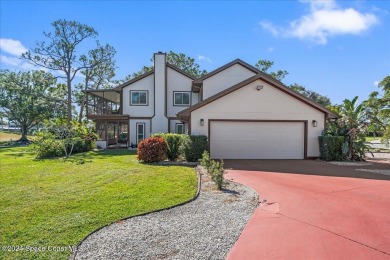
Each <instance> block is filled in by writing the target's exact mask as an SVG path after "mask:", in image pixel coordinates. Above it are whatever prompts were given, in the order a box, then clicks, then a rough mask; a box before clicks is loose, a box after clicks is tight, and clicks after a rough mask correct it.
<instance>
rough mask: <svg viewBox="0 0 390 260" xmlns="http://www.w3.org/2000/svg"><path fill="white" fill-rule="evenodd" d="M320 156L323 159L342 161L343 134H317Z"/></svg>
mask: <svg viewBox="0 0 390 260" xmlns="http://www.w3.org/2000/svg"><path fill="white" fill-rule="evenodd" d="M318 142H319V144H320V156H321V159H322V160H324V161H342V160H343V144H344V142H345V137H344V136H319V137H318Z"/></svg>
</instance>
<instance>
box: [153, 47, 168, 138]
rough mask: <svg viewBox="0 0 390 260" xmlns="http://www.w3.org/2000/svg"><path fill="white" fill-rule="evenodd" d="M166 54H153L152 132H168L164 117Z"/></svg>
mask: <svg viewBox="0 0 390 260" xmlns="http://www.w3.org/2000/svg"><path fill="white" fill-rule="evenodd" d="M166 77H167V67H166V54H165V53H164V52H161V51H159V52H157V53H155V54H154V98H155V115H154V118H153V119H152V122H153V123H152V127H153V129H152V132H153V133H158V132H165V133H166V132H168V124H167V119H166V117H165V115H166V109H167V108H166V104H165V102H166V98H167V97H166V88H167V86H166V82H167V78H166Z"/></svg>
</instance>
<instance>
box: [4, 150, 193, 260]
mask: <svg viewBox="0 0 390 260" xmlns="http://www.w3.org/2000/svg"><path fill="white" fill-rule="evenodd" d="M28 151H29V150H28V148H26V147H15V148H1V149H0V166H1V167H0V191H1V192H0V201H1V203H0V245H1V246H14V247H17V246H23V247H24V250H22V251H18V252H8V251H3V250H1V251H0V259H21V258H23V259H66V258H67V257H68V256H69V255H70V254H71V250H69V249H67V250H65V251H62V252H26V246H32V247H37V249H38V248H39V247H43V248H46V249H48V247H49V246H51V247H53V248H52V249H55V248H54V247H60V246H65V247H68V246H72V245H76V244H77V243H78V242H79V241H80V240H82V239H83V238H84V237H85V236H87V235H88V234H89V233H90V232H91V231H93V230H94V229H96V228H98V227H101V226H103V225H105V224H107V223H110V222H113V221H116V220H118V219H121V218H124V217H127V216H132V215H136V214H140V213H145V212H149V211H152V210H156V209H160V208H165V207H168V206H172V205H175V204H178V203H180V202H183V201H185V200H187V199H190V198H191V197H193V196H194V194H195V192H196V187H197V180H196V174H195V171H194V170H193V169H192V168H187V167H179V166H154V165H144V164H140V163H138V161H137V160H136V155H135V153H134V152H131V151H127V150H106V151H94V152H88V153H84V154H78V155H74V156H73V158H72V159H70V160H64V159H50V160H49V159H48V160H35V159H34V155H33V154H30V153H29V152H28ZM14 249H18V248H14ZM19 249H22V248H19ZM57 249H59V248H57Z"/></svg>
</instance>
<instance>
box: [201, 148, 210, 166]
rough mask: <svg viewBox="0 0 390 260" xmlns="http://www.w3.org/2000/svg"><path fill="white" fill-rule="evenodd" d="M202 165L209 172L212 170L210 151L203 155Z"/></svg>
mask: <svg viewBox="0 0 390 260" xmlns="http://www.w3.org/2000/svg"><path fill="white" fill-rule="evenodd" d="M200 165H202V166H203V167H204V168H206V169H207V171H209V170H210V166H211V158H210V154H209V152H208V151H204V152H203V154H202V160H200Z"/></svg>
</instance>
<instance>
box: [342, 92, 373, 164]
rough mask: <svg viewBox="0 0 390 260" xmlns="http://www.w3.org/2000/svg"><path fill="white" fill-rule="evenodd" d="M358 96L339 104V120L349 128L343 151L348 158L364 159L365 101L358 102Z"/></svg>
mask: <svg viewBox="0 0 390 260" xmlns="http://www.w3.org/2000/svg"><path fill="white" fill-rule="evenodd" d="M358 99H359V97H358V96H356V97H354V98H353V99H352V100H348V99H345V100H344V101H343V104H342V105H341V109H340V115H341V116H342V118H341V120H342V121H343V122H344V124H345V125H346V126H347V128H348V129H349V131H348V136H347V140H346V142H345V144H344V147H343V151H344V153H345V154H346V157H347V159H349V160H362V159H364V152H365V149H366V148H367V147H366V145H365V138H364V136H363V133H362V130H363V129H364V127H366V126H367V123H366V121H365V102H362V103H360V104H358Z"/></svg>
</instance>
